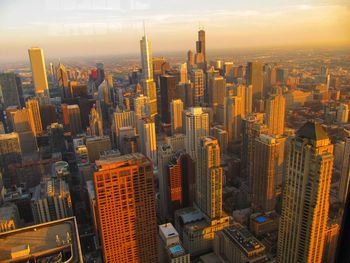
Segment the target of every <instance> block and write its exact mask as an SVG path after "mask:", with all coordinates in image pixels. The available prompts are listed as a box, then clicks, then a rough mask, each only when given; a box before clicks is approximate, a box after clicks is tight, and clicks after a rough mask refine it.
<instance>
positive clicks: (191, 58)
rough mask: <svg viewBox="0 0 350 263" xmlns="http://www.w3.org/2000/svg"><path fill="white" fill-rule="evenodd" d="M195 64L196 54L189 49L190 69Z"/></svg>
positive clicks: (188, 61) (188, 62) (188, 63)
mask: <svg viewBox="0 0 350 263" xmlns="http://www.w3.org/2000/svg"><path fill="white" fill-rule="evenodd" d="M193 65H194V54H193V51H192V50H189V51H187V66H188V68H189V69H190V68H191V67H193Z"/></svg>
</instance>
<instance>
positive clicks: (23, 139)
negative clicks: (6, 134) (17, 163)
mask: <svg viewBox="0 0 350 263" xmlns="http://www.w3.org/2000/svg"><path fill="white" fill-rule="evenodd" d="M9 119H10V121H11V126H12V127H13V130H14V131H15V132H17V133H18V136H19V141H20V144H21V150H22V153H25V154H31V153H34V152H36V151H37V150H38V146H37V141H36V139H35V135H34V131H35V125H34V120H33V118H32V115H31V111H30V110H29V109H21V110H15V111H12V112H11V113H10V118H9Z"/></svg>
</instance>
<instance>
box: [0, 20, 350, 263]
mask: <svg viewBox="0 0 350 263" xmlns="http://www.w3.org/2000/svg"><path fill="white" fill-rule="evenodd" d="M210 33H211V32H209V31H206V30H205V28H203V27H200V28H199V29H198V32H197V34H198V35H197V41H196V42H195V43H193V48H192V49H191V47H189V48H190V49H189V50H188V51H187V53H180V52H179V53H171V54H168V56H166V55H165V54H164V55H163V56H154V55H153V51H154V50H152V42H151V39H150V38H149V37H148V36H147V34H146V33H144V34H143V35H142V37H140V38H141V39H140V42H139V45H140V54H139V55H138V56H129V57H128V56H120V57H117V56H115V57H114V56H110V57H105V58H104V57H102V58H98V57H96V58H95V57H93V56H91V58H88V57H86V58H69V59H68V58H63V59H60V58H55V59H51V60H47V59H45V51H46V50H44V49H43V48H40V47H28V57H27V58H23V62H11V63H6V64H5V63H3V64H2V65H1V67H0V68H1V71H0V107H1V115H0V172H1V173H0V262H57V263H58V262H96V263H98V262H116V263H119V262H120V263H124V262H125V263H126V262H144V263H148V262H149V263H153V262H159V263H163V262H164V263H186V262H188V263H189V262H198V263H223V262H226V263H247V262H249V263H253V262H254V263H262V262H266V263H272V262H277V263H304V262H305V263H313V262H315V263H321V262H322V263H335V262H337V263H338V262H349V258H350V256H349V244H350V243H349V242H350V241H349V236H350V233H349V231H350V225H349V221H350V218H349V216H350V214H349V213H350V211H349V210H350V200H349V183H350V182H349V181H350V123H349V107H350V49H348V48H337V49H326V48H317V49H311V48H295V49H282V48H281V49H260V50H254V49H251V50H250V49H249V50H232V51H230V50H223V51H216V52H214V51H213V52H212V53H210V47H208V46H207V45H206V37H207V34H210ZM194 34H196V32H194ZM154 53H157V52H156V51H154ZM209 53H210V54H209Z"/></svg>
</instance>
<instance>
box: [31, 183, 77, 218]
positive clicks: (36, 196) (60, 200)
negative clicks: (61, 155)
mask: <svg viewBox="0 0 350 263" xmlns="http://www.w3.org/2000/svg"><path fill="white" fill-rule="evenodd" d="M31 206H32V211H33V216H34V222H35V223H36V224H40V223H45V222H50V221H54V220H58V219H63V218H65V217H69V216H72V215H73V207H72V200H71V196H70V192H69V187H68V184H67V183H66V182H65V181H64V180H62V179H53V178H44V179H43V181H42V182H41V183H40V185H38V186H36V187H35V188H34V190H33V193H32V204H31Z"/></svg>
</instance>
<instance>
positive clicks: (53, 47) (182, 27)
mask: <svg viewBox="0 0 350 263" xmlns="http://www.w3.org/2000/svg"><path fill="white" fill-rule="evenodd" d="M208 10H210V11H208ZM143 21H145V24H146V33H147V34H148V36H149V38H150V39H151V41H152V49H153V52H154V54H159V53H162V52H163V53H167V52H183V51H186V50H188V49H195V46H194V43H195V41H196V39H197V30H198V28H199V26H201V27H204V29H205V30H206V32H207V36H206V42H207V49H208V51H209V50H230V49H249V48H274V47H277V48H283V47H285V48H288V47H289V48H291V47H298V48H301V47H307V48H319V47H325V48H332V47H342V46H343V47H345V46H347V45H349V44H350V34H348V32H350V3H349V2H348V1H345V0H334V1H331V0H327V1H316V0H304V1H301V0H295V1H293V3H291V1H286V0H281V1H278V3H276V1H273V0H267V1H264V2H263V3H262V2H260V1H258V0H250V1H245V2H244V3H241V2H240V3H238V2H235V1H228V0H225V1H219V2H203V1H199V0H194V1H189V2H187V1H184V0H180V1H176V3H175V2H172V1H171V2H170V1H169V2H168V1H160V0H146V1H145V0H138V1H136V0H128V1H123V2H122V1H111V0H105V1H97V0H79V1H78V0H75V1H68V0H59V1H56V2H54V3H53V2H52V1H49V0H33V1H25V0H17V1H12V0H1V2H0V34H1V36H2V40H1V42H0V51H1V57H0V62H5V61H25V60H26V59H27V58H28V53H27V50H28V48H29V47H33V46H39V47H41V48H43V49H44V52H45V57H46V58H59V57H61V58H67V57H86V56H91V55H92V56H110V55H117V56H119V55H129V54H135V55H136V54H139V52H140V51H139V40H140V38H141V36H142V35H143V26H142V23H143Z"/></svg>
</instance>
